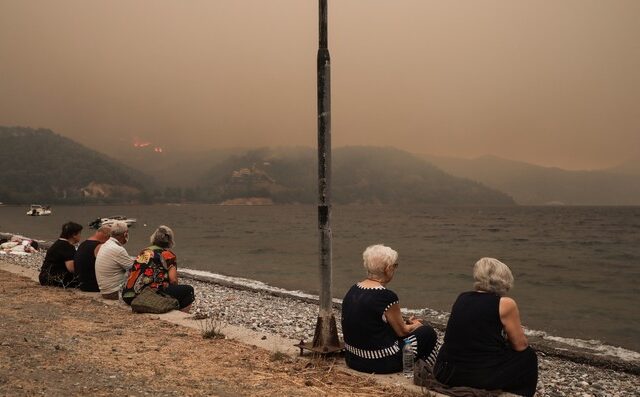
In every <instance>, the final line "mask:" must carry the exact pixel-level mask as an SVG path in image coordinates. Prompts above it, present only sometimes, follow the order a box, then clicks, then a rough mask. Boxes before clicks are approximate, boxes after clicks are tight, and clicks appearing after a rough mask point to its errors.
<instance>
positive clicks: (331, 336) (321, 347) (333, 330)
mask: <svg viewBox="0 0 640 397" xmlns="http://www.w3.org/2000/svg"><path fill="white" fill-rule="evenodd" d="M294 346H296V347H298V348H300V355H302V354H303V352H304V350H309V351H311V352H313V353H317V354H322V355H329V354H335V353H340V352H341V351H342V350H344V344H343V343H342V342H340V339H339V338H338V327H337V326H336V318H335V316H334V315H333V314H331V315H329V316H323V317H320V316H319V317H318V321H317V322H316V331H315V333H314V334H313V342H311V343H309V342H306V343H305V342H304V341H300V343H298V344H297V345H294Z"/></svg>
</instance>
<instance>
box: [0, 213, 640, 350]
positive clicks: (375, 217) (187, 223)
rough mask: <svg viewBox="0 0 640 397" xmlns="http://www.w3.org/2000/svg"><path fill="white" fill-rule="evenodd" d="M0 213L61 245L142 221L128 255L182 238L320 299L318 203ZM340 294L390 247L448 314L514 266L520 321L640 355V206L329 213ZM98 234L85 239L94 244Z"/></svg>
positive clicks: (225, 262)
mask: <svg viewBox="0 0 640 397" xmlns="http://www.w3.org/2000/svg"><path fill="white" fill-rule="evenodd" d="M25 213H26V207H23V206H19V207H18V206H0V231H3V232H17V233H22V234H25V235H28V236H31V237H34V238H40V239H47V240H52V239H54V238H56V237H57V236H58V234H59V229H60V225H61V224H62V223H64V222H67V221H69V220H73V221H76V222H78V223H81V224H84V225H87V223H88V222H90V221H91V220H93V219H95V218H98V217H101V216H109V215H117V214H122V215H126V216H128V217H134V218H137V219H138V224H137V225H136V226H135V227H134V228H132V230H131V239H130V241H129V243H128V244H127V246H126V247H127V249H128V250H129V252H130V253H131V254H135V253H136V252H137V251H138V250H140V249H141V248H143V247H144V246H145V245H146V244H148V238H149V235H150V234H151V232H152V231H153V229H154V228H155V227H157V226H158V225H160V224H165V225H168V226H170V227H172V228H173V230H174V231H175V234H176V241H177V245H176V247H175V251H176V254H177V255H178V262H179V265H181V266H184V267H189V268H193V269H199V270H206V271H211V272H215V273H221V274H226V275H230V276H238V277H245V278H249V279H255V280H260V281H263V282H265V283H267V284H270V285H274V286H277V287H281V288H285V289H291V290H301V291H305V292H308V293H312V294H313V293H317V292H318V286H319V275H318V247H319V241H318V229H317V215H316V208H315V207H313V206H296V205H287V206H263V207H249V206H217V205H147V206H58V207H54V208H53V215H52V216H49V217H27V216H26V215H25ZM332 231H333V280H334V296H336V297H338V298H340V297H342V296H343V295H344V293H345V292H346V291H347V289H348V288H349V287H350V286H351V285H352V284H353V283H354V282H356V281H358V280H360V279H361V278H363V277H364V269H363V267H362V251H363V250H364V248H366V246H367V245H370V244H376V243H384V244H386V245H389V246H391V247H392V248H394V249H396V250H397V251H398V252H399V254H400V258H399V264H400V265H399V267H398V271H397V272H396V276H395V277H394V280H393V281H392V282H391V283H390V284H389V285H388V288H390V289H392V290H394V291H395V292H396V293H397V294H398V295H399V297H400V304H401V306H403V307H409V308H423V307H429V308H432V309H436V310H440V311H449V310H450V308H451V305H452V303H453V302H454V300H455V299H456V297H457V295H458V294H459V293H460V292H462V291H466V290H469V289H471V288H472V284H473V280H472V277H471V271H472V267H473V264H474V262H475V261H476V260H477V259H479V258H481V257H483V256H492V257H496V258H498V259H500V260H502V261H503V262H505V263H507V264H508V265H509V266H510V267H511V269H512V271H513V273H514V276H515V287H514V289H513V291H512V293H511V296H513V297H514V298H515V299H516V301H517V302H518V305H519V307H520V313H521V316H522V320H523V323H524V324H525V325H526V326H527V327H528V328H531V329H535V330H539V331H544V332H545V333H546V334H548V335H553V337H557V338H580V339H583V340H585V341H587V342H586V343H591V344H597V343H599V342H597V341H602V342H604V343H607V344H610V345H615V346H622V347H625V348H628V349H632V350H635V351H640V339H638V337H637V335H638V331H639V330H640V309H638V304H639V303H640V302H638V297H639V296H640V295H639V292H640V207H496V208H493V207H491V208H487V207H426V206H424V207H423V206H414V207H407V206H405V207H399V206H355V205H353V206H352V205H350V206H336V207H334V209H333V214H332ZM88 233H89V231H88V230H85V236H87V235H88Z"/></svg>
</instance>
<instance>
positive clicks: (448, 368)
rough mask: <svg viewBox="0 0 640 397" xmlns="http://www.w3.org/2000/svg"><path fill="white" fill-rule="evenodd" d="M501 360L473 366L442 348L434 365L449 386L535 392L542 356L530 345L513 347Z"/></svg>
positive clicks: (524, 394) (437, 377) (436, 373)
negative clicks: (516, 349) (518, 347)
mask: <svg viewBox="0 0 640 397" xmlns="http://www.w3.org/2000/svg"><path fill="white" fill-rule="evenodd" d="M508 353H509V354H507V355H505V357H504V358H501V359H500V360H499V362H493V363H492V362H490V361H491V360H487V363H486V365H484V366H478V365H477V364H476V365H473V366H470V365H468V364H465V363H461V362H456V361H453V360H451V359H450V358H449V357H448V355H447V354H446V352H445V351H441V354H439V355H438V359H437V360H436V365H435V367H434V369H433V372H434V375H435V377H436V379H438V381H439V382H441V383H443V384H445V385H448V386H467V387H475V388H477V389H485V390H503V391H505V392H510V393H514V394H517V395H519V396H533V395H534V394H535V392H536V384H537V383H538V358H537V356H536V352H535V351H534V350H533V349H532V348H531V347H528V348H526V349H525V350H523V351H521V352H516V351H509V352H508Z"/></svg>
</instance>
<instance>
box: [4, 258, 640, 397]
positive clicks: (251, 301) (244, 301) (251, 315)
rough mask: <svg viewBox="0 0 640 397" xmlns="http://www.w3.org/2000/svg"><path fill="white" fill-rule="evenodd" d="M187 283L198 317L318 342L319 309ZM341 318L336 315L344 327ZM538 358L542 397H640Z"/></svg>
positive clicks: (612, 380) (604, 378)
mask: <svg viewBox="0 0 640 397" xmlns="http://www.w3.org/2000/svg"><path fill="white" fill-rule="evenodd" d="M42 258H43V256H42V254H35V255H30V256H13V255H10V256H9V255H2V256H0V260H5V261H7V262H10V263H14V264H17V265H21V266H25V267H29V268H33V269H39V267H40V264H41V263H42ZM182 282H185V283H188V284H191V285H193V287H194V288H195V290H196V302H195V304H194V308H193V312H194V314H208V315H214V316H218V317H219V318H221V319H223V320H224V321H225V322H227V323H229V324H234V325H239V326H244V327H247V328H250V329H253V330H256V331H260V332H264V333H265V335H266V334H269V333H272V334H279V335H282V336H285V337H288V338H291V339H296V340H299V339H304V340H311V339H312V337H313V330H314V327H315V322H316V318H317V313H318V309H317V305H314V304H311V303H305V302H302V301H299V300H295V299H291V298H284V297H277V296H273V295H271V294H268V293H264V292H254V291H247V290H239V289H235V288H231V287H226V286H222V285H216V284H211V283H205V282H201V281H196V280H190V279H186V278H183V279H182ZM339 316H340V314H339V313H336V320H337V322H338V326H339V324H340V317H339ZM440 338H442V335H440ZM538 359H539V369H540V372H539V374H540V377H539V381H538V393H537V395H539V396H549V397H560V396H579V397H587V396H594V397H605V396H620V397H622V396H624V397H627V396H640V376H637V375H633V374H628V373H624V372H616V371H612V370H608V369H604V368H598V367H593V366H589V365H584V364H576V363H574V362H571V361H566V360H562V359H558V358H555V357H547V356H544V355H543V354H539V356H538Z"/></svg>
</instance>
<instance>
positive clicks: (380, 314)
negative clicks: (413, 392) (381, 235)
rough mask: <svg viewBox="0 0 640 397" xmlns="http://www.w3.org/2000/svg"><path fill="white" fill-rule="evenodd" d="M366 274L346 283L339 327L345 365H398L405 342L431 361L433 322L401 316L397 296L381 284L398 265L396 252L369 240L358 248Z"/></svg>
mask: <svg viewBox="0 0 640 397" xmlns="http://www.w3.org/2000/svg"><path fill="white" fill-rule="evenodd" d="M362 256H363V259H364V267H365V269H367V278H366V279H365V280H362V281H361V282H359V283H357V284H355V285H354V286H352V287H351V289H349V291H348V292H347V294H346V295H345V297H344V299H343V302H342V333H343V335H344V342H345V359H346V363H347V366H349V368H352V369H355V370H357V371H361V372H367V373H378V374H385V373H392V372H399V371H401V370H402V347H403V346H404V343H405V341H406V342H409V343H410V344H411V346H412V350H413V352H414V354H415V356H416V357H417V358H422V359H425V360H427V361H428V362H429V363H430V364H433V362H434V360H435V355H436V353H437V351H436V349H435V346H436V342H437V336H436V333H435V331H434V330H433V328H431V327H430V326H429V325H423V324H422V323H421V322H420V321H418V320H416V319H414V318H412V319H410V320H409V321H408V322H407V323H405V321H404V320H403V319H402V315H401V313H400V305H399V303H398V296H397V295H396V294H395V293H394V292H393V291H391V290H388V289H387V288H386V285H387V284H388V283H389V282H390V281H391V280H392V278H393V275H394V273H395V271H396V269H397V267H398V253H397V252H396V251H394V250H392V249H391V248H389V247H385V246H384V245H373V246H370V247H368V248H367V249H366V250H365V251H364V253H363V255H362Z"/></svg>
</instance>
